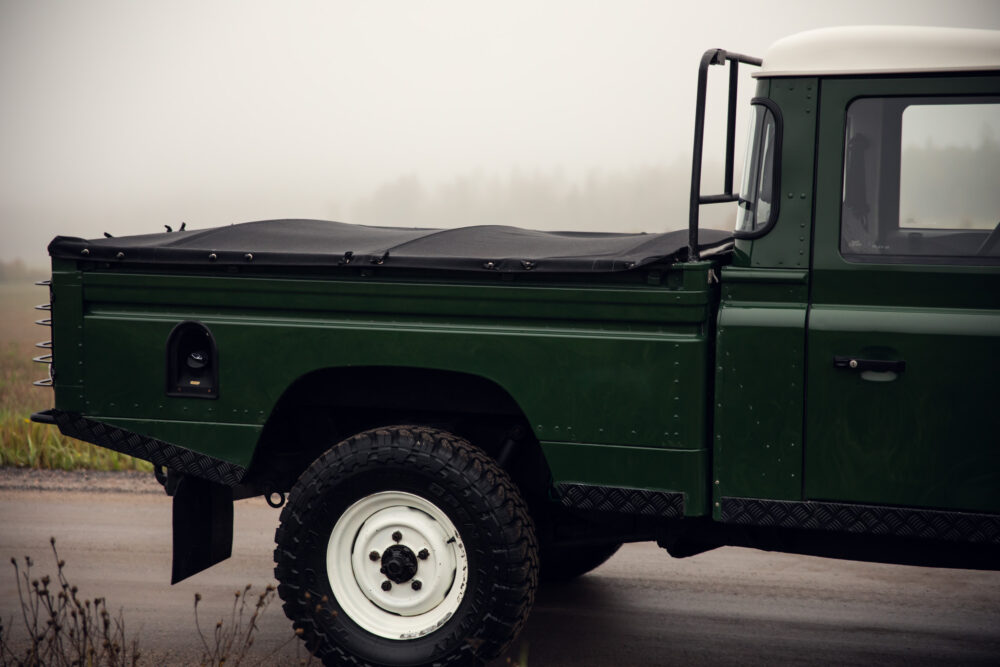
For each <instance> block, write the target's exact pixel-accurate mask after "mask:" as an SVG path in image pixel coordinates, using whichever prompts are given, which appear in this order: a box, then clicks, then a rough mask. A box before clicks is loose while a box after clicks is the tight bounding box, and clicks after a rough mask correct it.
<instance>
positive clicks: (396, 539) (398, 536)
mask: <svg viewBox="0 0 1000 667" xmlns="http://www.w3.org/2000/svg"><path fill="white" fill-rule="evenodd" d="M401 539H403V534H402V533H401V532H399V531H398V530H397V531H396V532H394V533H393V534H392V541H393V542H399V541H400V540H401Z"/></svg>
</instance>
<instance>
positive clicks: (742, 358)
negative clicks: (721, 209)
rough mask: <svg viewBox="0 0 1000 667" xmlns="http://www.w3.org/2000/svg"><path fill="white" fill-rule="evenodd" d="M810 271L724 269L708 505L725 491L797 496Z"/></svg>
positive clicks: (785, 497)
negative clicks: (711, 475)
mask: <svg viewBox="0 0 1000 667" xmlns="http://www.w3.org/2000/svg"><path fill="white" fill-rule="evenodd" d="M807 279H808V272H807V271H805V270H796V269H745V268H739V267H727V268H726V269H724V270H723V272H722V284H723V290H722V304H721V308H720V310H719V324H718V333H717V340H716V349H717V352H716V357H715V365H716V367H715V406H714V413H715V419H714V439H713V484H712V490H713V509H714V514H715V516H716V518H718V514H719V505H718V503H719V502H720V501H721V499H722V496H726V497H730V498H735V497H749V498H775V499H782V500H799V499H800V498H801V494H802V417H803V382H804V370H803V363H804V359H805V346H804V343H805V319H806V301H807V292H806V288H807V285H808V280H807Z"/></svg>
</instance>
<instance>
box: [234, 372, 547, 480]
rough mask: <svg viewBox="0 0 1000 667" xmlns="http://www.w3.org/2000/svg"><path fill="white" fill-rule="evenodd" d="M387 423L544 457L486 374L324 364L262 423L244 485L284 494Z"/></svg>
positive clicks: (493, 451)
mask: <svg viewBox="0 0 1000 667" xmlns="http://www.w3.org/2000/svg"><path fill="white" fill-rule="evenodd" d="M392 424H415V425H422V426H432V427H435V428H439V429H442V430H446V431H449V432H452V433H455V434H456V435H458V436H460V437H463V438H466V439H467V440H469V441H470V442H473V443H474V444H476V446H477V447H480V448H481V449H483V450H484V451H485V452H486V453H487V454H489V455H490V456H492V457H493V458H494V459H500V458H509V455H510V454H511V453H512V452H510V451H508V452H507V453H506V454H504V452H503V449H504V447H505V445H507V447H508V448H510V447H511V446H513V447H514V448H515V450H514V451H515V452H516V454H517V458H518V459H522V458H524V456H525V452H527V451H529V450H536V451H535V455H536V456H538V457H542V453H541V449H540V447H539V446H538V442H537V440H536V438H535V436H534V433H533V432H532V431H531V429H530V426H529V422H528V419H527V416H526V415H525V413H524V411H523V410H522V408H521V406H520V405H519V404H518V403H517V401H516V400H515V399H514V397H513V396H512V395H511V394H510V393H509V392H508V391H507V390H506V389H505V388H503V387H502V386H500V385H499V384H497V383H496V382H495V381H493V380H491V379H488V378H486V377H483V376H481V375H476V374H472V373H464V372H457V371H451V370H445V369H438V368H424V367H410V366H349V367H327V368H320V369H316V370H313V371H311V372H309V373H306V374H304V375H302V376H300V377H299V378H297V379H296V380H295V381H294V382H292V383H291V384H290V385H289V386H288V387H287V388H286V389H285V391H284V392H283V393H282V395H281V397H280V398H279V399H278V401H277V402H276V403H275V406H274V408H273V410H272V411H271V414H270V415H269V416H268V419H267V421H266V423H265V425H264V429H263V431H262V433H261V437H260V439H259V441H258V443H257V447H256V449H255V451H254V455H253V459H252V462H251V464H250V467H249V471H248V474H247V477H246V482H247V483H249V484H251V485H253V486H255V487H256V488H257V489H258V491H271V490H273V491H286V490H288V489H289V488H290V487H291V485H292V484H293V483H294V482H295V479H297V477H298V475H299V474H300V473H301V472H302V471H303V470H305V468H306V467H307V466H308V465H309V463H311V462H312V461H313V460H315V459H316V458H317V457H318V456H320V455H321V454H322V453H323V452H324V451H326V450H327V449H329V448H330V447H331V446H333V445H334V444H336V443H337V442H340V441H341V440H344V439H345V438H348V437H350V436H351V435H354V434H355V433H359V432H361V431H364V430H367V429H370V428H376V427H379V426H387V425H392ZM508 441H511V442H513V445H509V444H508ZM542 460H543V461H544V457H543V458H542ZM504 463H505V464H509V462H506V461H505V462H504ZM535 463H537V461H535ZM544 468H545V470H546V473H547V470H548V469H547V466H544ZM547 481H548V480H546V482H547Z"/></svg>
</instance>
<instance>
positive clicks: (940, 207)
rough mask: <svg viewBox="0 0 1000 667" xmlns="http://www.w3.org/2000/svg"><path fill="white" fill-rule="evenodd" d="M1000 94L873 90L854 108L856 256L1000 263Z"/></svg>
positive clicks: (849, 138) (848, 174)
mask: <svg viewBox="0 0 1000 667" xmlns="http://www.w3.org/2000/svg"><path fill="white" fill-rule="evenodd" d="M997 174H1000V98H995V97H993V98H868V99H860V100H856V101H854V102H853V103H852V104H851V105H850V107H848V112H847V133H846V137H845V159H844V183H843V187H844V189H843V206H842V209H841V252H842V253H843V254H844V256H845V257H846V258H847V259H854V260H858V261H877V260H878V258H884V259H887V260H890V261H891V258H897V261H902V260H903V259H905V261H907V262H913V263H921V262H926V263H988V264H992V263H997V261H998V259H1000V243H998V242H997V240H998V239H1000V231H997V232H996V233H994V230H995V229H996V228H997V227H998V223H1000V187H998V183H1000V181H998V180H997Z"/></svg>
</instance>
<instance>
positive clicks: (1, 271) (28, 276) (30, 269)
mask: <svg viewBox="0 0 1000 667" xmlns="http://www.w3.org/2000/svg"><path fill="white" fill-rule="evenodd" d="M47 275H48V272H47V271H46V270H45V269H44V268H42V267H39V266H28V265H27V264H25V263H24V260H21V259H14V260H10V261H3V260H0V282H25V281H28V280H41V279H42V278H44V277H47Z"/></svg>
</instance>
